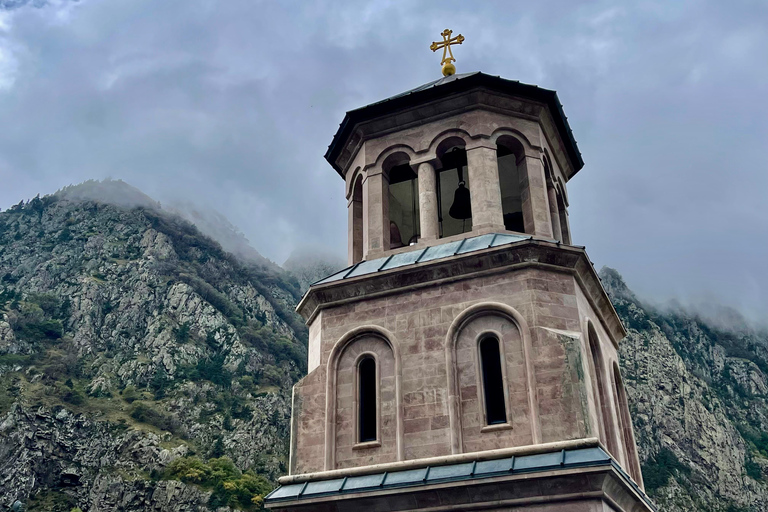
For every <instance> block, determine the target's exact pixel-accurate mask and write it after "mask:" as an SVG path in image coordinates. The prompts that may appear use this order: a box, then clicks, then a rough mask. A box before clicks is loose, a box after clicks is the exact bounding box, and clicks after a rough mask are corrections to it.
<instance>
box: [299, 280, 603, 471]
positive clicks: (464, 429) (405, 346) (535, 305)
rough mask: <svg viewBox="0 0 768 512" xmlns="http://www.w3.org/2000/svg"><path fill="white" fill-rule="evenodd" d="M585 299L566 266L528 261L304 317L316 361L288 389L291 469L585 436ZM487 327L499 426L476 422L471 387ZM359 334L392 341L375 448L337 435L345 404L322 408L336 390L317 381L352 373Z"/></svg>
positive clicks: (344, 423) (589, 408) (590, 425)
mask: <svg viewBox="0 0 768 512" xmlns="http://www.w3.org/2000/svg"><path fill="white" fill-rule="evenodd" d="M366 279H368V278H361V279H360V280H361V281H365V280H366ZM359 286H360V288H361V289H362V288H364V287H365V284H364V283H362V282H361V283H360V284H359ZM585 297H586V295H585V294H584V292H583V291H582V290H580V286H579V280H578V279H576V277H575V276H574V275H573V274H572V273H568V272H561V271H557V270H549V269H545V268H537V267H529V268H521V269H517V270H509V271H505V272H501V273H495V274H491V275H485V276H478V277H472V278H466V279H463V280H461V281H454V282H449V283H443V284H440V285H435V286H429V287H419V288H416V289H412V288H411V287H409V286H404V287H403V288H401V289H398V290H394V291H392V292H391V293H386V294H383V295H380V296H375V297H371V298H362V299H360V300H357V301H355V302H353V303H346V304H342V305H337V306H332V307H327V308H325V309H323V311H322V314H319V315H317V316H315V317H314V318H313V319H312V322H313V323H314V322H320V324H321V326H320V334H319V339H316V340H315V343H319V344H320V350H319V352H320V358H319V359H320V360H319V366H318V367H317V368H316V369H314V370H313V371H312V372H311V373H310V374H309V375H308V376H307V377H306V378H305V379H304V380H302V381H301V382H300V383H299V384H297V386H296V388H295V394H296V399H295V401H296V402H297V403H298V404H300V407H296V406H295V409H294V415H295V416H297V418H295V429H296V430H295V432H294V453H293V455H292V467H291V473H293V474H296V473H306V472H313V471H322V470H327V469H336V468H341V467H350V466H362V465H368V464H371V463H375V462H377V461H383V460H390V457H391V456H392V454H396V455H397V460H403V459H406V460H407V459H417V458H424V457H431V456H441V455H449V454H451V453H461V452H470V451H481V450H487V449H493V448H500V447H512V446H524V445H530V444H538V443H544V442H551V441H562V440H568V439H578V438H584V437H589V436H596V435H597V432H598V430H599V429H598V428H597V424H596V413H595V406H594V397H593V393H592V386H591V385H590V384H589V379H590V373H589V367H588V365H587V362H586V361H587V359H586V354H587V353H586V352H585V348H584V342H583V339H584V335H583V332H584V331H583V329H584V323H585V320H586V319H587V318H591V319H595V320H596V319H597V318H599V316H598V315H597V314H596V313H595V312H594V311H593V310H592V306H591V304H590V302H589V301H588V300H586V298H585ZM611 313H612V312H611ZM315 329H316V325H314V324H311V325H310V330H311V331H315ZM489 330H490V331H495V332H498V333H500V336H499V337H500V339H501V340H502V341H503V351H504V358H505V359H504V360H505V365H506V367H505V372H506V377H507V379H506V385H507V397H506V401H507V402H506V403H507V405H508V418H509V420H510V421H509V425H507V426H505V427H503V428H500V429H494V428H490V429H489V428H487V427H485V426H484V425H483V424H482V416H481V414H482V411H483V409H482V403H480V402H479V398H478V394H477V389H476V386H477V384H478V381H477V368H476V365H477V360H476V359H473V358H475V357H476V356H475V355H474V353H476V343H477V340H478V335H479V334H481V333H483V332H487V331H489ZM315 332H316V331H315ZM370 333H375V334H376V335H377V336H380V337H383V338H387V339H388V340H389V342H390V343H391V345H392V347H394V352H393V354H394V361H393V366H394V369H395V375H394V379H395V382H396V386H399V389H397V390H396V392H399V393H400V394H401V399H400V400H399V401H398V402H399V404H400V405H399V407H397V408H396V416H397V419H396V421H395V426H396V435H395V438H394V439H392V438H391V437H383V438H382V446H381V447H376V448H371V449H367V450H350V446H349V441H348V437H345V436H348V425H349V424H350V423H349V422H352V423H351V424H354V421H355V419H354V411H353V410H352V409H349V408H348V407H346V405H345V404H346V403H348V402H343V400H342V399H341V398H339V399H337V401H336V403H335V406H334V407H330V405H333V404H332V402H331V401H327V400H326V394H327V393H328V391H329V390H331V392H333V389H334V386H340V385H339V384H334V383H333V381H332V380H329V379H328V378H327V375H328V368H335V367H337V365H339V366H338V367H339V368H342V367H343V368H344V376H343V377H341V378H342V380H343V381H344V382H345V383H346V382H347V380H349V379H351V378H352V377H351V376H348V375H347V374H346V372H349V373H350V374H352V373H353V372H354V368H351V367H350V368H348V363H347V362H346V359H345V357H344V350H341V349H340V346H342V345H346V344H347V343H349V342H350V340H354V339H357V338H359V337H361V336H365V335H367V334H370ZM599 333H600V334H599V337H600V343H601V344H602V345H603V346H605V347H606V350H605V351H606V352H609V353H610V355H611V356H612V357H615V349H614V348H613V345H612V342H611V340H610V339H609V338H608V334H607V331H606V330H603V329H602V328H600V329H599ZM457 342H458V345H455V346H454V344H456V343H457ZM310 351H312V347H311V348H310ZM606 367H609V363H608V362H606ZM473 379H474V384H473ZM388 382H389V381H387V384H386V385H389V384H388ZM456 383H458V384H456ZM381 386H382V389H384V386H385V383H384V381H382V384H381ZM473 386H474V388H473ZM337 389H338V390H339V391H338V393H339V395H338V396H339V397H341V396H342V395H343V396H344V397H345V398H344V400H351V397H348V396H347V395H346V393H347V391H346V390H342V388H341V387H337ZM384 407H385V404H384V403H383V402H382V408H384ZM334 408H335V410H329V409H334ZM347 416H349V417H347ZM329 418H330V419H333V420H334V421H329ZM387 425H388V426H389V425H391V423H388V424H387ZM321 438H324V439H325V446H322V447H320V445H319V444H318V443H319V442H320V439H321ZM321 452H322V455H321Z"/></svg>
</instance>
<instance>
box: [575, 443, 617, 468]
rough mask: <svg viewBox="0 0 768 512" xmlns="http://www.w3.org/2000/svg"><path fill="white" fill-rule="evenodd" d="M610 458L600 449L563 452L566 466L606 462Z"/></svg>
mask: <svg viewBox="0 0 768 512" xmlns="http://www.w3.org/2000/svg"><path fill="white" fill-rule="evenodd" d="M610 460H611V456H610V455H608V454H607V453H605V452H604V451H603V450H601V449H600V448H597V447H595V448H582V449H580V450H568V451H566V452H565V463H566V464H568V465H573V464H584V463H585V462H597V461H603V462H608V461H610Z"/></svg>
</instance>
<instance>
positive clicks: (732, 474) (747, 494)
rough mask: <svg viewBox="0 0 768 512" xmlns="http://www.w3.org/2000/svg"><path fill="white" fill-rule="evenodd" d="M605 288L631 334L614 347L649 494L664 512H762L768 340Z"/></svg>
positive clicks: (742, 325) (619, 286)
mask: <svg viewBox="0 0 768 512" xmlns="http://www.w3.org/2000/svg"><path fill="white" fill-rule="evenodd" d="M601 278H602V280H603V284H604V286H605V288H606V289H607V290H608V292H609V294H610V296H611V299H612V301H613V304H614V306H615V308H616V310H617V312H618V313H619V315H620V316H621V318H622V320H623V321H624V325H625V326H626V327H627V329H628V331H629V333H628V335H627V337H626V338H625V339H624V341H623V342H622V343H621V346H620V354H621V365H622V373H623V377H624V381H625V385H626V386H627V393H628V395H629V399H630V400H629V401H630V404H631V405H630V408H631V410H632V417H633V422H634V427H635V436H636V438H637V444H638V448H639V452H640V456H641V459H642V462H643V477H644V479H645V485H646V491H647V492H648V493H649V494H650V495H651V496H652V497H653V498H654V499H655V501H656V503H657V504H658V505H659V506H660V508H661V509H662V510H667V511H688V510H702V511H727V512H746V511H764V510H768V487H767V486H766V481H765V477H766V470H768V459H766V456H768V434H766V428H767V427H768V407H767V406H768V402H766V398H768V396H767V395H766V392H768V381H767V380H766V377H767V376H768V334H766V333H765V332H760V331H757V330H755V329H752V328H750V327H749V326H748V322H747V321H745V320H744V319H742V318H740V317H739V316H738V314H732V315H730V318H729V322H728V323H727V324H726V323H723V322H721V321H718V319H712V318H702V317H700V316H699V315H696V314H693V313H690V312H688V311H686V310H685V309H683V308H679V307H665V308H658V307H653V306H649V305H647V304H645V303H643V302H642V301H640V300H639V299H638V298H637V297H636V296H635V295H634V294H633V293H632V292H631V291H630V290H629V289H628V288H627V286H626V284H625V283H624V281H623V280H622V278H621V276H620V275H619V274H618V273H617V272H616V271H615V270H612V269H608V268H604V269H603V270H602V271H601Z"/></svg>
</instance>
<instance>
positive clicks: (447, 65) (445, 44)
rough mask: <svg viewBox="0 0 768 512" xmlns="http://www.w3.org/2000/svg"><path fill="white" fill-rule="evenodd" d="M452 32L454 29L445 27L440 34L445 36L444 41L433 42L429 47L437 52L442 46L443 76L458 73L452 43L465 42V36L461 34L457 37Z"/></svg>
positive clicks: (441, 62)
mask: <svg viewBox="0 0 768 512" xmlns="http://www.w3.org/2000/svg"><path fill="white" fill-rule="evenodd" d="M451 34H453V31H452V30H450V29H445V30H443V32H442V33H441V34H440V35H441V36H443V40H442V41H438V42H433V43H432V44H431V45H430V46H429V49H430V50H432V51H433V52H436V51H437V50H439V49H440V48H442V49H443V60H441V61H440V64H442V66H443V76H450V75H452V74H454V73H456V66H454V65H453V62H456V59H454V58H453V51H451V45H452V44H461V43H463V42H464V36H463V35H461V34H459V35H457V36H456V37H451Z"/></svg>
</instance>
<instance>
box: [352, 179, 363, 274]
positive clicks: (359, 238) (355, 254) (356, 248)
mask: <svg viewBox="0 0 768 512" xmlns="http://www.w3.org/2000/svg"><path fill="white" fill-rule="evenodd" d="M349 219H350V233H349V243H350V244H351V247H350V254H349V256H350V262H349V263H350V265H351V264H354V263H357V262H358V261H360V260H362V259H363V177H362V176H361V175H358V176H357V177H356V178H355V182H354V185H352V197H351V200H350V203H349Z"/></svg>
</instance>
